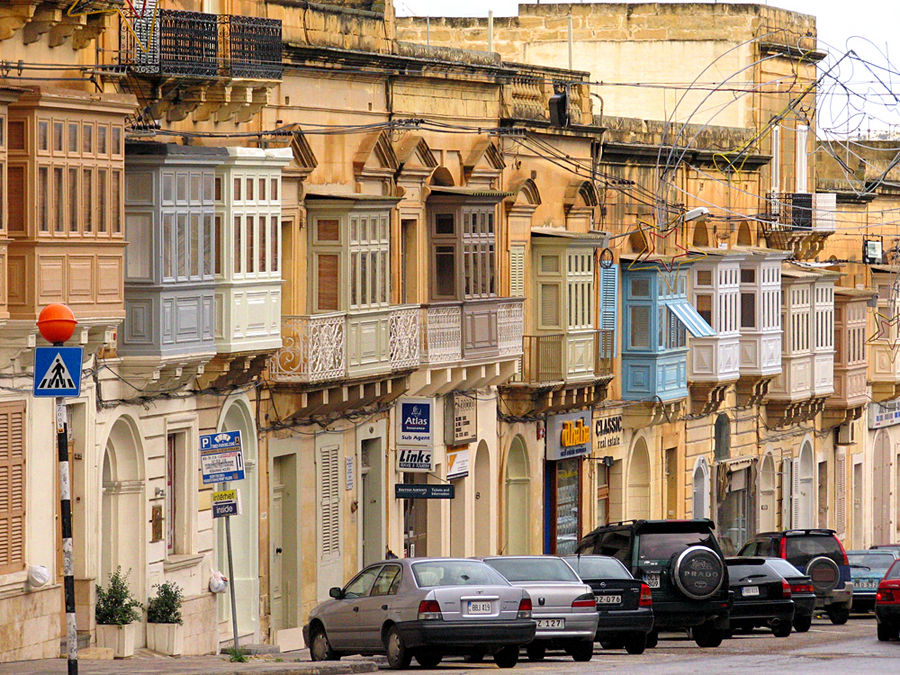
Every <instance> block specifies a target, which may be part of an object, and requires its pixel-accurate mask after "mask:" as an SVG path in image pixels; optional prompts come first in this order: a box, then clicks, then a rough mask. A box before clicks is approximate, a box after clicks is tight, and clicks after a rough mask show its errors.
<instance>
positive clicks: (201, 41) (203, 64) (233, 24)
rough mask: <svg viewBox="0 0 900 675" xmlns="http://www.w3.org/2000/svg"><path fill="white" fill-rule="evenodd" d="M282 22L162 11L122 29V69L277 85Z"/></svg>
mask: <svg viewBox="0 0 900 675" xmlns="http://www.w3.org/2000/svg"><path fill="white" fill-rule="evenodd" d="M281 47H282V44H281V21H279V20H277V19H263V18H259V17H250V16H228V15H217V14H205V13H202V12H185V11H181V10H174V9H161V10H159V11H158V12H157V13H156V14H155V15H154V16H148V17H146V18H140V19H136V20H135V21H134V25H133V26H124V27H123V29H122V50H121V56H120V59H121V64H122V65H124V66H126V67H128V68H129V69H130V70H131V71H133V72H135V73H140V74H144V75H161V76H180V77H196V78H214V77H231V78H240V79H258V80H278V79H281V73H282V62H281Z"/></svg>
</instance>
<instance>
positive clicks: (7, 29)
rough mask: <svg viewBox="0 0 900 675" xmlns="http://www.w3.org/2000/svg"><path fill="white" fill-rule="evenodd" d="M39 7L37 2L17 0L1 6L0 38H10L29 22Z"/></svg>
mask: <svg viewBox="0 0 900 675" xmlns="http://www.w3.org/2000/svg"><path fill="white" fill-rule="evenodd" d="M36 8H37V3H35V2H15V0H14V1H13V2H12V3H10V4H5V5H3V6H2V7H0V40H8V39H9V38H11V37H12V36H13V35H15V34H16V33H17V32H18V31H19V30H21V29H22V27H23V26H24V25H25V24H27V23H28V22H29V21H30V20H31V17H32V16H34V10H35V9H36Z"/></svg>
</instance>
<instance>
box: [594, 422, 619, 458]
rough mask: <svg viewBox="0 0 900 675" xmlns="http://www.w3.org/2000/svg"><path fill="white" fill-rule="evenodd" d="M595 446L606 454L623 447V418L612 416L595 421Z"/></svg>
mask: <svg viewBox="0 0 900 675" xmlns="http://www.w3.org/2000/svg"><path fill="white" fill-rule="evenodd" d="M594 440H595V443H594V446H595V447H596V449H597V450H598V451H599V452H604V453H605V451H607V450H610V449H612V448H618V447H619V446H620V445H622V416H621V415H611V416H610V417H603V418H601V419H599V420H595V421H594Z"/></svg>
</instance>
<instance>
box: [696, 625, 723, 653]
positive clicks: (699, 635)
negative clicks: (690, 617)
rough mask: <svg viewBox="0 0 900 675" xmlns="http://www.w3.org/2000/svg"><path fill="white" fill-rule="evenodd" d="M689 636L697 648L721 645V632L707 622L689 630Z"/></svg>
mask: <svg viewBox="0 0 900 675" xmlns="http://www.w3.org/2000/svg"><path fill="white" fill-rule="evenodd" d="M691 634H692V636H693V638H694V642H696V643H697V646H698V647H704V648H711V647H718V646H719V645H720V644H722V638H723V637H724V635H723V633H722V631H721V630H719V629H718V628H716V627H715V625H713V623H712V622H709V621H707V622H706V623H701V624H700V625H699V626H694V627H693V628H692V629H691Z"/></svg>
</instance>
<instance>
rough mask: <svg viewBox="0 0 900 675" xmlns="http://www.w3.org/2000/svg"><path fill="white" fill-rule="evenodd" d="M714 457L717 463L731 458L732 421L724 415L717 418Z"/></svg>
mask: <svg viewBox="0 0 900 675" xmlns="http://www.w3.org/2000/svg"><path fill="white" fill-rule="evenodd" d="M714 455H715V458H716V461H717V462H722V461H725V460H726V459H728V458H729V457H730V456H731V420H730V419H729V417H728V415H725V414H724V413H723V414H721V415H719V416H718V417H716V425H715V448H714Z"/></svg>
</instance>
